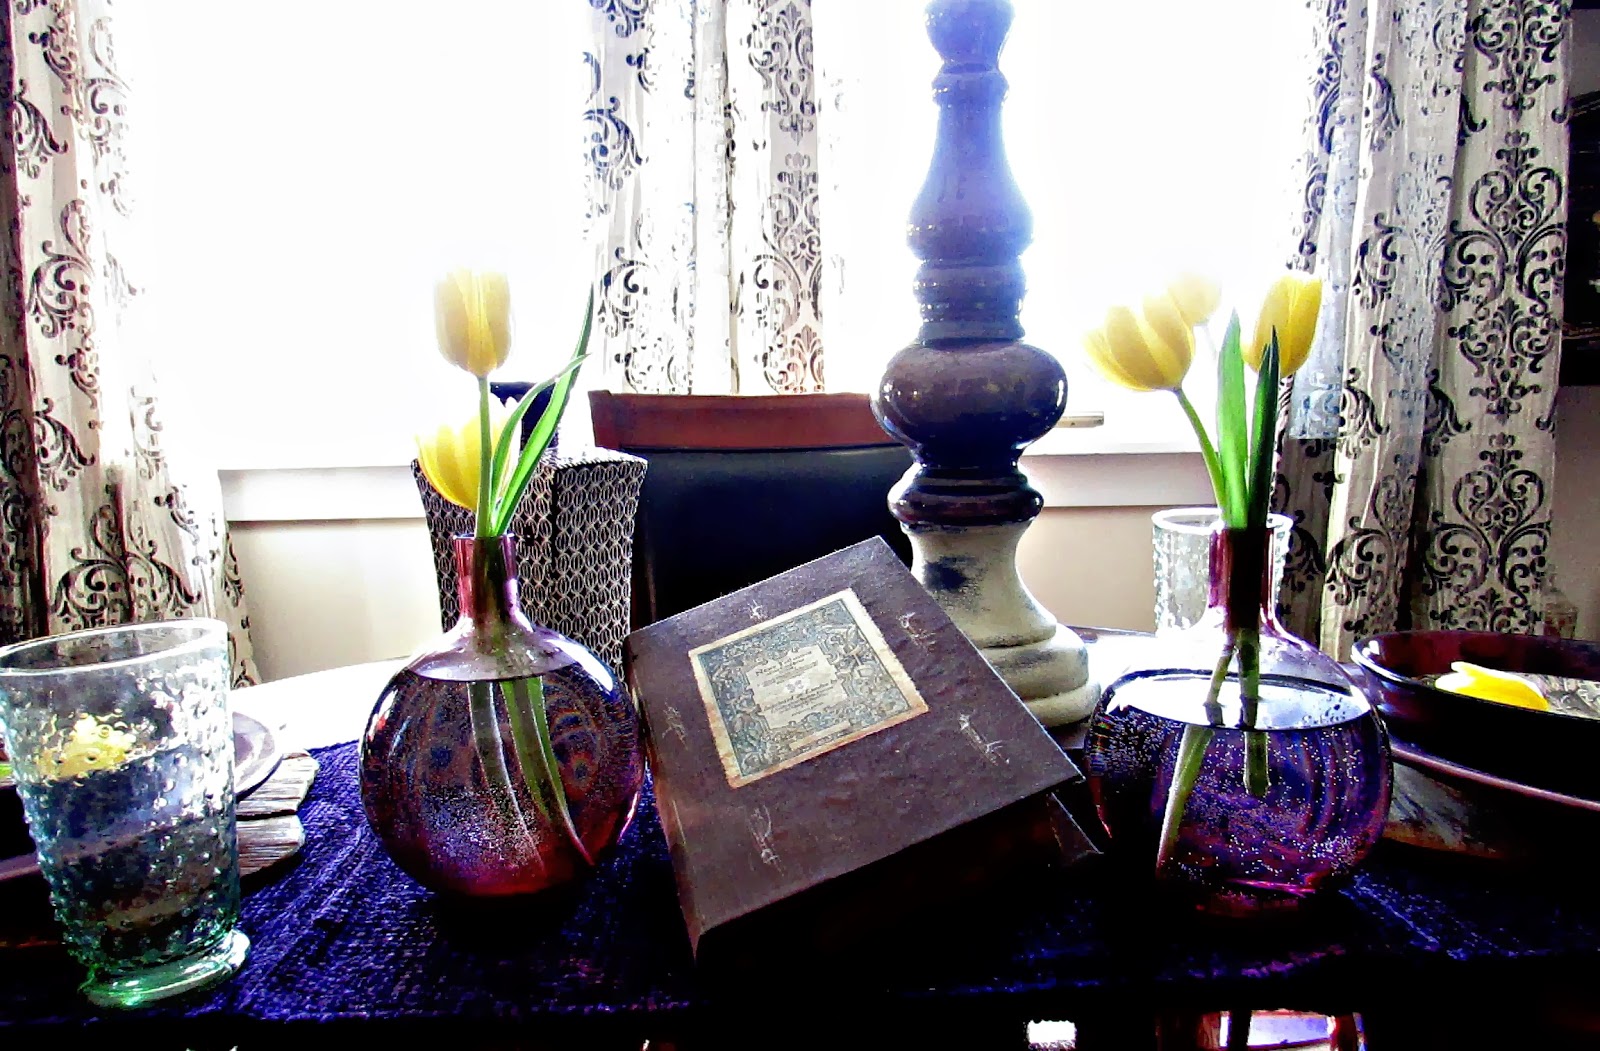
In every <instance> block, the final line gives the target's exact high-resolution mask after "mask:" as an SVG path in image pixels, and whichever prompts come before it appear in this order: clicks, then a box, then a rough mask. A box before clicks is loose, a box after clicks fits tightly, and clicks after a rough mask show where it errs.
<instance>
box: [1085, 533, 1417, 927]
mask: <svg viewBox="0 0 1600 1051" xmlns="http://www.w3.org/2000/svg"><path fill="white" fill-rule="evenodd" d="M1270 542H1271V536H1270V533H1269V531H1267V530H1265V529H1234V530H1230V529H1224V528H1221V527H1219V528H1217V529H1216V530H1215V531H1214V532H1213V534H1212V537H1211V587H1210V596H1209V601H1208V603H1207V610H1206V613H1205V615H1204V616H1203V617H1202V618H1201V619H1200V621H1199V622H1198V623H1196V624H1195V625H1194V626H1193V627H1191V628H1188V629H1187V630H1185V631H1183V632H1179V633H1177V634H1175V635H1174V636H1172V637H1171V638H1170V640H1168V639H1163V640H1162V642H1161V643H1160V644H1159V647H1158V648H1155V649H1153V650H1152V652H1153V653H1154V654H1156V655H1158V656H1157V658H1156V660H1155V661H1153V662H1151V665H1150V666H1148V667H1145V668H1142V669H1139V670H1136V671H1133V672H1130V673H1128V674H1126V675H1124V676H1123V677H1122V678H1120V679H1118V680H1116V681H1115V682H1113V683H1112V684H1111V685H1110V686H1108V687H1107V688H1106V690H1105V693H1104V695H1103V696H1102V698H1101V701H1100V704H1099V706H1098V707H1097V708H1096V709H1095V712H1094V715H1093V716H1092V717H1091V718H1090V722H1089V731H1088V738H1087V741H1086V744H1085V752H1086V754H1085V758H1086V766H1087V773H1088V777H1089V786H1090V790H1091V792H1092V794H1093V797H1094V800H1095V805H1096V807H1097V809H1098V810H1099V814H1100V819H1101V822H1102V823H1103V824H1104V825H1105V827H1106V831H1107V833H1108V834H1109V835H1110V837H1111V841H1112V855H1113V858H1114V859H1116V860H1117V861H1118V862H1119V863H1120V864H1121V865H1123V866H1124V867H1126V868H1128V869H1131V870H1133V871H1135V872H1144V873H1151V874H1153V875H1154V877H1155V878H1156V879H1157V881H1159V882H1160V883H1162V884H1164V885H1166V886H1168V887H1169V888H1171V889H1173V890H1175V891H1177V892H1178V893H1179V895H1180V896H1181V897H1182V898H1183V899H1185V900H1186V901H1187V902H1189V903H1190V904H1192V905H1194V906H1195V907H1197V908H1199V909H1200V910H1201V911H1205V912H1210V913H1217V914H1224V915H1242V914H1252V913H1259V912H1272V911H1277V910H1280V909H1284V908H1293V907H1295V906H1297V905H1299V904H1300V903H1301V902H1303V901H1305V900H1307V899H1308V898H1310V897H1311V896H1312V895H1314V894H1315V893H1316V892H1318V891H1320V890H1323V889H1325V888H1327V887H1330V886H1336V885H1337V884H1338V883H1339V882H1340V881H1341V880H1343V879H1345V878H1346V877H1348V876H1349V875H1350V873H1351V872H1352V871H1353V870H1354V869H1355V867H1356V865H1357V864H1359V863H1360V861H1361V860H1362V858H1364V857H1365V856H1366V855H1367V853H1368V852H1369V851H1371V849H1372V848H1373V846H1374V845H1375V844H1376V843H1377V842H1378V839H1379V837H1380V836H1381V835H1382V833H1383V825H1384V819H1385V817H1386V815H1387V814H1388V810H1389V788H1390V776H1391V774H1390V765H1389V743H1388V737H1387V735H1386V734H1385V732H1384V728H1383V724H1382V722H1381V721H1380V720H1379V719H1378V716H1377V714H1376V712H1375V711H1374V710H1373V708H1372V705H1371V704H1370V703H1368V701H1367V699H1366V697H1365V696H1363V695H1362V694H1361V692H1360V691H1359V690H1357V689H1356V688H1355V686H1354V685H1352V683H1351V682H1350V680H1349V678H1348V677H1346V676H1345V674H1344V671H1343V669H1341V668H1340V666H1339V664H1338V663H1337V662H1336V661H1334V660H1333V659H1332V658H1330V657H1328V656H1326V655H1325V654H1323V653H1322V652H1320V651H1319V650H1317V649H1316V648H1315V647H1313V646H1311V645H1310V644H1308V643H1306V642H1304V641H1302V640H1300V639H1298V638H1296V637H1294V636H1293V635H1291V634H1289V632H1288V630H1287V629H1285V628H1284V627H1283V625H1282V624H1281V623H1279V621H1278V618H1277V614H1276V610H1275V608H1274V603H1273V601H1272V598H1273V596H1272V592H1271V587H1270V559H1269V558H1268V545H1269V544H1270ZM1241 639H1247V640H1250V641H1251V642H1253V643H1256V644H1258V645H1259V676H1260V680H1259V691H1258V693H1259V700H1258V702H1256V706H1255V710H1254V713H1253V719H1252V717H1251V715H1250V713H1249V712H1247V710H1246V704H1245V702H1244V697H1245V696H1246V693H1247V691H1246V690H1244V689H1242V688H1241V687H1242V685H1243V683H1242V677H1241V674H1240V671H1239V670H1238V666H1237V664H1234V665H1231V666H1229V668H1228V670H1227V672H1226V678H1224V679H1222V680H1221V685H1220V689H1219V691H1218V693H1217V695H1216V699H1215V701H1214V702H1213V701H1211V687H1212V683H1213V678H1214V676H1215V675H1216V669H1217V665H1218V663H1219V659H1220V657H1221V655H1222V654H1223V652H1224V647H1225V646H1228V645H1229V643H1230V640H1232V641H1233V644H1234V646H1235V647H1237V646H1238V644H1239V641H1240V640H1241ZM1208 702H1209V703H1208ZM1190 726H1195V727H1202V728H1205V730H1204V732H1206V733H1208V735H1209V736H1208V738H1207V743H1206V745H1205V750H1204V753H1203V759H1202V760H1201V766H1200V772H1199V774H1198V776H1197V777H1196V779H1195V781H1194V786H1193V789H1192V790H1191V793H1190V794H1189V796H1188V798H1187V801H1186V803H1185V805H1183V806H1182V807H1181V821H1180V823H1179V824H1178V825H1177V831H1176V838H1175V840H1174V841H1173V842H1172V845H1171V846H1170V847H1169V849H1168V851H1167V852H1166V855H1165V857H1161V856H1160V852H1159V849H1158V848H1159V845H1160V841H1161V835H1162V827H1163V819H1164V817H1165V815H1166V811H1167V807H1168V798H1169V791H1170V789H1171V786H1172V783H1173V780H1174V776H1175V769H1176V765H1177V759H1178V753H1179V745H1180V741H1181V739H1182V737H1183V736H1184V732H1185V728H1186V727H1190ZM1252 737H1254V738H1255V742H1254V745H1253V747H1256V748H1257V749H1259V750H1258V752H1257V755H1258V757H1263V758H1262V759H1261V762H1262V764H1263V766H1264V769H1265V772H1266V779H1265V783H1264V785H1258V786H1256V787H1254V788H1252V786H1249V785H1247V784H1246V778H1245V768H1246V753H1247V751H1248V750H1249V748H1250V747H1252V745H1250V744H1249V740H1250V738H1252ZM1158 859H1159V860H1158Z"/></svg>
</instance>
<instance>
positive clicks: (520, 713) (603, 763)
mask: <svg viewBox="0 0 1600 1051" xmlns="http://www.w3.org/2000/svg"><path fill="white" fill-rule="evenodd" d="M514 545H515V541H514V538H512V537H494V538H486V539H477V538H472V537H457V538H456V540H455V556H456V574H457V580H458V589H459V595H460V599H461V610H462V613H461V619H460V621H458V622H457V623H456V625H455V627H453V628H452V629H451V630H450V631H448V632H446V633H445V635H444V636H443V637H442V638H441V639H439V641H438V642H437V643H435V644H434V645H433V646H431V647H429V648H428V649H427V650H425V651H424V652H422V653H421V654H420V655H418V656H416V657H414V658H413V659H412V660H411V662H410V663H408V664H407V665H406V666H405V667H404V668H402V669H401V670H400V671H399V672H397V673H396V674H395V676H394V678H392V679H390V680H389V683H388V684H387V685H386V686H385V687H384V689H383V692H382V694H380V695H379V697H378V702H377V704H376V706H375V707H374V708H373V710H372V715H371V717H370V718H369V720H368V722H367V730H366V734H365V736H364V737H363V738H362V741H361V800H362V804H363V805H364V807H365V808H366V812H367V821H368V823H369V824H370V825H371V826H372V829H373V831H374V832H376V833H377V835H378V839H379V840H380V841H381V842H382V843H383V846H384V849H386V850H387V851H388V852H389V856H390V857H392V858H393V859H394V861H395V863H396V864H398V865H399V866H400V868H402V869H403V870H405V872H406V873H407V874H408V875H410V876H411V877H412V878H413V879H415V880H416V881H417V882H419V883H421V884H423V885H424V886H426V887H430V888H432V889H434V890H438V891H443V892H448V893H454V894H460V895H471V896H478V897H494V896H505V895H514V894H530V893H533V892H536V891H540V890H543V889H545V888H547V887H551V886H555V885H557V884H560V883H564V882H567V881H569V880H571V879H573V878H574V877H576V876H579V875H581V874H582V873H583V872H585V871H587V870H588V869H590V868H592V867H593V865H594V864H595V862H596V860H597V859H598V858H599V857H600V856H601V855H602V854H603V853H604V852H605V851H606V850H607V849H608V848H609V847H610V846H611V845H613V844H614V843H615V842H616V841H617V838H618V837H619V836H620V835H621V834H622V832H623V830H624V829H626V828H627V825H628V822H629V821H630V820H632V817H633V810H634V806H635V804H636V803H637V802H638V799H639V789H640V786H641V785H642V784H643V781H644V756H643V752H642V748H641V742H640V728H639V718H638V712H637V710H636V708H635V707H634V704H633V700H632V698H631V697H630V696H629V695H628V692H627V689H626V688H625V687H624V686H623V685H622V684H620V683H619V682H618V681H617V678H616V676H615V675H613V674H612V672H611V671H610V669H608V668H607V667H606V666H605V665H604V664H602V663H601V662H600V661H599V660H598V659H597V658H596V657H595V656H594V654H592V653H590V652H589V651H588V650H587V649H585V648H584V647H583V646H581V645H579V644H578V643H576V642H574V641H572V640H571V639H569V638H567V637H565V636H563V635H560V634H558V633H557V632H554V631H551V630H549V629H548V628H542V627H539V626H537V625H534V624H531V623H529V621H528V619H527V617H526V616H525V615H524V614H523V612H522V609H521V607H520V606H519V605H518V604H517V570H516V563H515V555H514V552H515V546H514Z"/></svg>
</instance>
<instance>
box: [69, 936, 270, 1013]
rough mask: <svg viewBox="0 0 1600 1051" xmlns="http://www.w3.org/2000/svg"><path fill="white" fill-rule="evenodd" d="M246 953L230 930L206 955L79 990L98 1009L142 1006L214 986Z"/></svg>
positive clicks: (245, 944)
mask: <svg viewBox="0 0 1600 1051" xmlns="http://www.w3.org/2000/svg"><path fill="white" fill-rule="evenodd" d="M249 952H250V939H249V938H248V937H247V936H246V935H245V933H244V932H243V931H234V932H232V933H231V934H229V935H228V936H227V937H226V938H224V939H222V941H220V942H218V943H217V945H216V947H215V948H213V949H212V950H211V951H210V952H206V953H202V954H200V955H199V956H189V957H185V958H184V959H182V960H174V961H173V962H172V963H165V964H162V965H161V966H160V967H152V968H150V969H149V970H146V971H139V972H137V973H134V974H123V975H118V976H117V977H115V978H106V979H104V980H96V979H93V978H91V979H90V980H89V981H87V982H84V983H83V985H81V986H79V989H80V990H81V991H82V992H83V994H84V995H85V996H87V997H88V998H89V1002H90V1003H92V1004H95V1005H96V1006H99V1007H143V1006H144V1005H145V1004H148V1003H151V1002H153V1001H156V1000H164V999H166V998H167V997H169V996H181V995H183V994H184V993H192V992H197V991H198V990H201V989H206V988H209V987H210V986H213V985H216V984H217V983H218V982H220V981H223V980H224V979H226V978H228V977H230V976H232V975H233V974H234V972H236V971H238V970H239V968H240V967H241V966H242V965H243V964H244V958H245V956H247V955H248V954H249Z"/></svg>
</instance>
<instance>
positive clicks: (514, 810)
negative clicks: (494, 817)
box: [467, 680, 527, 833]
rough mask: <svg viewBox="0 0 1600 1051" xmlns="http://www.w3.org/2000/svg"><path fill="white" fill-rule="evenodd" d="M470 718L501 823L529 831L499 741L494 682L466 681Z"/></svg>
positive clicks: (479, 757) (485, 776)
mask: <svg viewBox="0 0 1600 1051" xmlns="http://www.w3.org/2000/svg"><path fill="white" fill-rule="evenodd" d="M467 717H468V719H469V721H470V722H471V724H472V740H473V744H474V746H475V747H476V748H477V750H478V760H479V762H481V763H482V764H483V775H484V780H485V781H486V782H487V783H488V788H489V798H490V799H492V800H493V801H494V807H495V809H496V810H498V811H499V812H500V820H501V823H502V824H504V825H505V827H506V828H508V829H517V830H520V831H523V832H524V833H526V829H527V824H526V822H524V821H523V818H522V810H521V808H520V807H519V806H518V805H517V793H516V792H515V791H514V790H513V789H512V787H511V775H510V773H509V772H507V770H506V755H505V751H504V749H503V747H502V744H501V740H500V720H499V719H497V718H495V714H494V684H493V683H490V682H482V681H478V680H474V681H472V682H469V683H467Z"/></svg>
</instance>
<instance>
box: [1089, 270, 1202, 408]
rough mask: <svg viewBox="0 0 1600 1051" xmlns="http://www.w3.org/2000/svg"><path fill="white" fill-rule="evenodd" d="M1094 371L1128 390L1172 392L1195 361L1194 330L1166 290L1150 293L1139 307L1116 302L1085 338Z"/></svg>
mask: <svg viewBox="0 0 1600 1051" xmlns="http://www.w3.org/2000/svg"><path fill="white" fill-rule="evenodd" d="M1084 349H1085V350H1086V351H1087V352H1088V354H1089V362H1090V363H1091V364H1092V365H1094V367H1095V369H1096V370H1098V371H1099V373H1100V374H1101V375H1102V376H1104V377H1105V378H1106V379H1108V380H1110V381H1111V382H1112V383H1115V384H1117V385H1119V386H1123V387H1127V388H1128V389H1130V390H1141V391H1142V390H1177V389H1178V388H1179V387H1181V386H1182V385H1183V378H1184V376H1186V375H1188V372H1189V363H1190V362H1191V361H1192V360H1194V328H1193V326H1192V325H1190V324H1189V321H1188V319H1187V318H1186V317H1185V316H1184V313H1183V310H1182V309H1181V308H1180V307H1179V306H1178V304H1177V302H1176V301H1175V300H1174V299H1173V297H1172V296H1171V295H1170V294H1168V293H1165V292H1163V293H1161V294H1160V295H1156V296H1151V297H1149V298H1148V299H1146V300H1145V301H1144V307H1143V309H1142V310H1134V309H1133V308H1131V307H1125V306H1117V307H1112V308H1111V309H1110V310H1108V311H1106V320H1105V324H1103V325H1102V326H1101V327H1100V328H1098V329H1095V330H1094V331H1092V332H1090V333H1089V334H1088V335H1087V336H1086V337H1085V338H1084Z"/></svg>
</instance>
